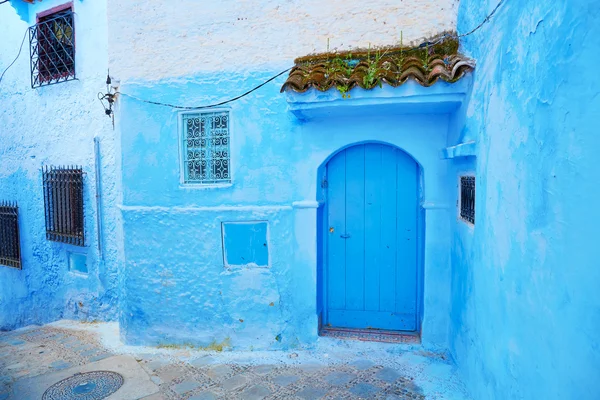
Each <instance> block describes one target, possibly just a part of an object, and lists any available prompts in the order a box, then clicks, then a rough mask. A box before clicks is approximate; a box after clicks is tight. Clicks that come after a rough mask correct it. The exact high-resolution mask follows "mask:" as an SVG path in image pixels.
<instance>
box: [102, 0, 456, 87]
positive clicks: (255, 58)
mask: <svg viewBox="0 0 600 400" xmlns="http://www.w3.org/2000/svg"><path fill="white" fill-rule="evenodd" d="M108 3H109V4H108V21H109V28H110V29H109V30H110V49H109V56H110V65H111V72H113V73H114V74H115V75H116V76H118V77H120V78H121V79H122V80H131V79H135V78H139V79H146V80H157V79H163V78H167V77H177V76H189V75H194V74H196V73H198V72H207V71H232V70H240V69H241V70H245V69H247V68H255V67H256V66H264V65H274V66H275V65H280V66H282V67H283V66H288V65H291V63H292V61H293V59H294V58H296V57H299V56H303V55H306V54H310V53H315V52H324V51H327V47H328V43H329V49H330V50H334V49H339V50H346V49H349V48H356V47H363V48H367V47H368V46H369V44H371V46H381V45H391V44H398V43H399V42H400V36H401V34H402V36H403V43H409V42H414V41H419V40H420V39H422V38H424V37H428V36H431V35H434V34H437V33H439V32H442V31H445V30H455V29H456V14H457V8H458V7H457V5H458V0H437V1H435V0H426V1H424V0H404V1H397V0H374V1H369V2H365V1H363V0H333V1H327V2H323V1H319V0H306V1H301V2H296V1H282V0H265V1H262V2H261V3H260V7H257V6H256V3H254V2H246V1H241V0H225V1H219V2H198V1H193V0H182V1H179V2H177V4H174V3H173V2H165V1H160V0H149V1H144V2H142V3H139V2H127V1H114V0H110V1H109V2H108ZM224 79H226V77H224Z"/></svg>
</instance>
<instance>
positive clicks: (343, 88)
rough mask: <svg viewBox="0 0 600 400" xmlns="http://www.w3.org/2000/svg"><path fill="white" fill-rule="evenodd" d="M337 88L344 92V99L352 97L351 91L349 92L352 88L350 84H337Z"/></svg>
mask: <svg viewBox="0 0 600 400" xmlns="http://www.w3.org/2000/svg"><path fill="white" fill-rule="evenodd" d="M336 89H337V90H338V92H340V93H341V94H342V99H349V98H350V93H348V91H349V90H350V86H349V85H348V84H344V85H337V86H336Z"/></svg>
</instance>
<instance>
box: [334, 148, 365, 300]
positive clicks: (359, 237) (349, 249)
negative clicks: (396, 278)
mask: <svg viewBox="0 0 600 400" xmlns="http://www.w3.org/2000/svg"><path fill="white" fill-rule="evenodd" d="M340 233H341V232H340ZM345 236H347V238H346V239H345V240H346V309H347V310H364V307H365V300H364V299H365V297H364V290H365V285H364V284H365V146H353V147H350V148H349V149H347V150H346V232H345Z"/></svg>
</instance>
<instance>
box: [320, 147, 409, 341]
mask: <svg viewBox="0 0 600 400" xmlns="http://www.w3.org/2000/svg"><path fill="white" fill-rule="evenodd" d="M418 170H419V169H418V165H417V163H416V162H415V161H414V160H413V159H412V158H411V157H409V156H408V155H407V154H406V153H404V152H402V151H401V150H398V149H396V148H393V147H391V146H386V145H382V144H364V145H357V146H353V147H350V148H348V149H346V150H344V151H342V152H340V153H338V154H337V155H335V157H334V158H332V159H331V160H330V161H329V163H328V164H327V181H328V186H327V207H328V210H327V214H328V222H327V225H328V226H327V228H328V230H327V233H326V236H327V252H328V253H327V271H326V278H325V279H326V294H325V298H326V304H327V308H326V313H325V324H326V325H328V326H332V327H340V328H341V327H344V328H361V329H385V330H400V331H415V330H416V329H417V216H418Z"/></svg>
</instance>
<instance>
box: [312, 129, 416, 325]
mask: <svg viewBox="0 0 600 400" xmlns="http://www.w3.org/2000/svg"><path fill="white" fill-rule="evenodd" d="M364 144H381V145H385V146H389V147H392V148H395V149H397V150H399V151H401V152H402V153H404V154H406V155H407V156H408V157H409V158H411V159H412V160H413V161H415V163H416V164H417V166H418V168H419V187H418V196H419V198H418V203H419V210H418V213H417V330H416V332H415V333H416V334H419V335H420V334H421V327H422V322H423V297H424V253H425V212H424V211H425V210H424V209H423V206H422V203H423V199H424V193H425V183H424V171H423V166H422V164H421V163H420V162H419V161H418V160H417V159H416V158H415V157H413V156H412V154H410V153H409V152H407V151H406V150H404V149H403V148H401V147H399V146H397V145H395V144H393V143H389V142H384V141H379V140H365V141H359V142H352V143H348V144H346V145H344V146H342V147H340V148H338V149H336V150H335V151H334V152H332V153H331V154H330V155H329V156H328V157H327V158H325V160H323V162H322V163H321V164H320V165H319V167H318V169H317V185H316V192H317V193H316V200H317V202H318V204H319V207H318V210H317V310H316V311H317V314H318V321H319V332H321V328H322V326H323V325H322V324H323V315H324V313H325V312H326V305H327V288H326V285H325V284H324V282H326V279H327V275H326V274H327V267H328V266H327V262H328V257H327V247H328V246H327V238H328V235H327V232H328V220H327V218H328V217H327V215H328V212H327V211H328V202H327V180H326V177H327V175H326V172H327V165H328V163H329V161H330V160H331V159H333V158H334V157H335V156H336V155H337V154H339V153H341V152H342V151H344V150H347V149H348V148H351V147H354V146H359V145H364ZM406 333H407V334H409V332H406Z"/></svg>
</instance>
